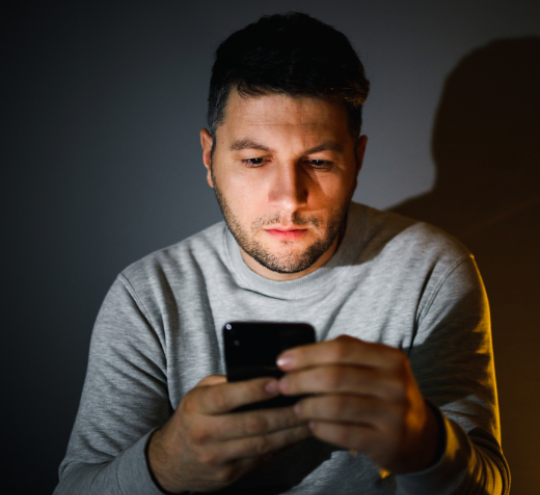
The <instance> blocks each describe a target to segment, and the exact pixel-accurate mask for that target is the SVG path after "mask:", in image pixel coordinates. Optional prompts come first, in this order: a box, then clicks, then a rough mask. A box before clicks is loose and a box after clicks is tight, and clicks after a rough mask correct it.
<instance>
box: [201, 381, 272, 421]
mask: <svg viewBox="0 0 540 495" xmlns="http://www.w3.org/2000/svg"><path fill="white" fill-rule="evenodd" d="M195 390H196V389H194V391H195ZM197 393H198V397H197V400H198V405H199V410H200V412H202V413H203V414H223V413H227V412H230V411H233V410H234V409H236V408H238V407H240V406H244V405H247V404H252V403H254V402H260V401H263V400H268V399H270V398H272V397H276V396H277V395H278V394H279V390H278V385H277V380H276V379H275V378H257V379H255V380H247V381H243V382H232V383H220V384H218V385H215V386H212V387H200V388H199V389H198V390H197Z"/></svg>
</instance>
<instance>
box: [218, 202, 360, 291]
mask: <svg viewBox="0 0 540 495" xmlns="http://www.w3.org/2000/svg"><path fill="white" fill-rule="evenodd" d="M364 220H365V207H364V206H363V205H361V204H358V203H353V202H351V204H350V206H349V210H348V214H347V222H346V227H345V235H344V236H343V239H342V241H341V243H340V245H339V247H338V249H337V250H336V252H335V253H334V255H333V256H332V257H331V258H330V259H329V260H328V261H327V262H326V264H324V265H323V266H322V267H320V268H319V269H317V270H315V271H314V272H312V273H310V274H308V275H304V276H303V277H300V278H297V279H295V280H284V281H277V280H270V279H268V278H266V277H263V276H261V275H259V274H257V273H255V272H254V271H252V270H251V268H249V267H248V266H247V265H246V263H245V261H244V259H243V258H242V254H241V253H240V248H239V246H238V244H237V242H236V239H235V238H234V237H233V235H232V234H231V232H230V230H229V229H228V228H227V227H226V225H225V228H224V244H225V252H226V256H227V262H228V263H227V264H228V265H229V267H230V268H231V272H232V274H233V276H234V277H235V279H236V281H237V283H238V285H239V286H241V287H242V288H244V289H247V290H251V291H254V292H258V293H260V294H263V295H266V296H269V297H273V298H277V299H304V298H308V297H314V296H317V295H318V296H320V295H321V292H323V293H326V292H329V291H331V290H332V288H333V287H334V286H335V282H336V280H337V279H338V278H339V277H340V275H341V274H342V273H344V272H346V271H347V268H348V267H350V265H351V264H353V262H354V260H355V259H356V257H357V255H358V253H359V251H360V249H361V245H362V242H361V241H362V238H363V232H364V226H365V221H364Z"/></svg>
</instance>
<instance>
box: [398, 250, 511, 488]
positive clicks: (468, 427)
mask: <svg viewBox="0 0 540 495" xmlns="http://www.w3.org/2000/svg"><path fill="white" fill-rule="evenodd" d="M427 292H428V291H426V293H427ZM427 297H428V302H427V304H426V305H425V307H424V308H425V309H424V310H423V311H422V312H421V314H420V315H419V318H418V328H417V333H416V335H415V338H414V341H413V344H412V346H411V348H410V352H409V358H410V362H411V367H412V370H413V372H414V375H415V377H416V380H417V382H418V384H419V387H420V390H421V391H422V393H423V395H424V397H425V398H426V399H427V400H428V401H429V402H431V404H434V405H435V406H436V407H435V410H436V413H437V414H438V415H439V424H440V425H441V428H442V430H443V434H444V437H445V449H444V453H443V455H442V456H441V458H440V459H439V460H438V462H437V463H436V464H435V465H434V466H431V467H430V468H428V469H426V470H424V471H421V472H417V473H409V474H406V475H400V476H397V477H396V482H397V487H398V490H397V493H398V494H400V495H424V494H425V495H428V494H429V495H434V494H440V495H443V494H444V495H447V494H456V495H457V494H467V495H488V494H490V495H491V494H494V495H507V494H508V493H509V491H510V471H509V468H508V463H507V462H506V459H505V458H504V455H503V453H502V448H501V436H500V423H499V411H498V401H497V389H496V381H495V368H494V362H493V349H492V342H491V327H490V316H489V307H488V302H487V297H486V293H485V290H484V286H483V284H482V280H481V278H480V274H479V272H478V269H477V267H476V264H475V262H474V259H473V258H472V256H467V257H466V258H464V259H461V260H460V261H458V262H456V263H455V265H454V266H453V267H450V268H449V269H448V270H447V273H446V274H445V275H444V277H441V282H440V283H438V285H436V286H435V287H433V289H432V290H431V291H430V293H428V294H427Z"/></svg>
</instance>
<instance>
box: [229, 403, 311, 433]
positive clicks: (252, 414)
mask: <svg viewBox="0 0 540 495" xmlns="http://www.w3.org/2000/svg"><path fill="white" fill-rule="evenodd" d="M300 425H304V426H305V425H307V420H305V419H302V418H299V417H298V415H297V414H296V413H295V411H294V409H293V408H292V407H276V408H274V409H260V410H258V411H249V412H242V413H232V414H227V415H223V416H220V418H219V430H220V435H219V439H220V440H230V439H234V438H245V437H250V436H259V435H265V434H269V433H274V432H277V431H281V430H286V429H290V428H294V427H296V426H300Z"/></svg>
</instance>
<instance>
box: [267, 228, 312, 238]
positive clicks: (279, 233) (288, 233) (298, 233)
mask: <svg viewBox="0 0 540 495" xmlns="http://www.w3.org/2000/svg"><path fill="white" fill-rule="evenodd" d="M266 232H268V233H269V234H270V235H272V236H274V237H277V238H278V239H290V240H295V239H300V237H302V236H303V235H304V234H305V233H306V232H307V229H301V230H300V229H295V230H266Z"/></svg>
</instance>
